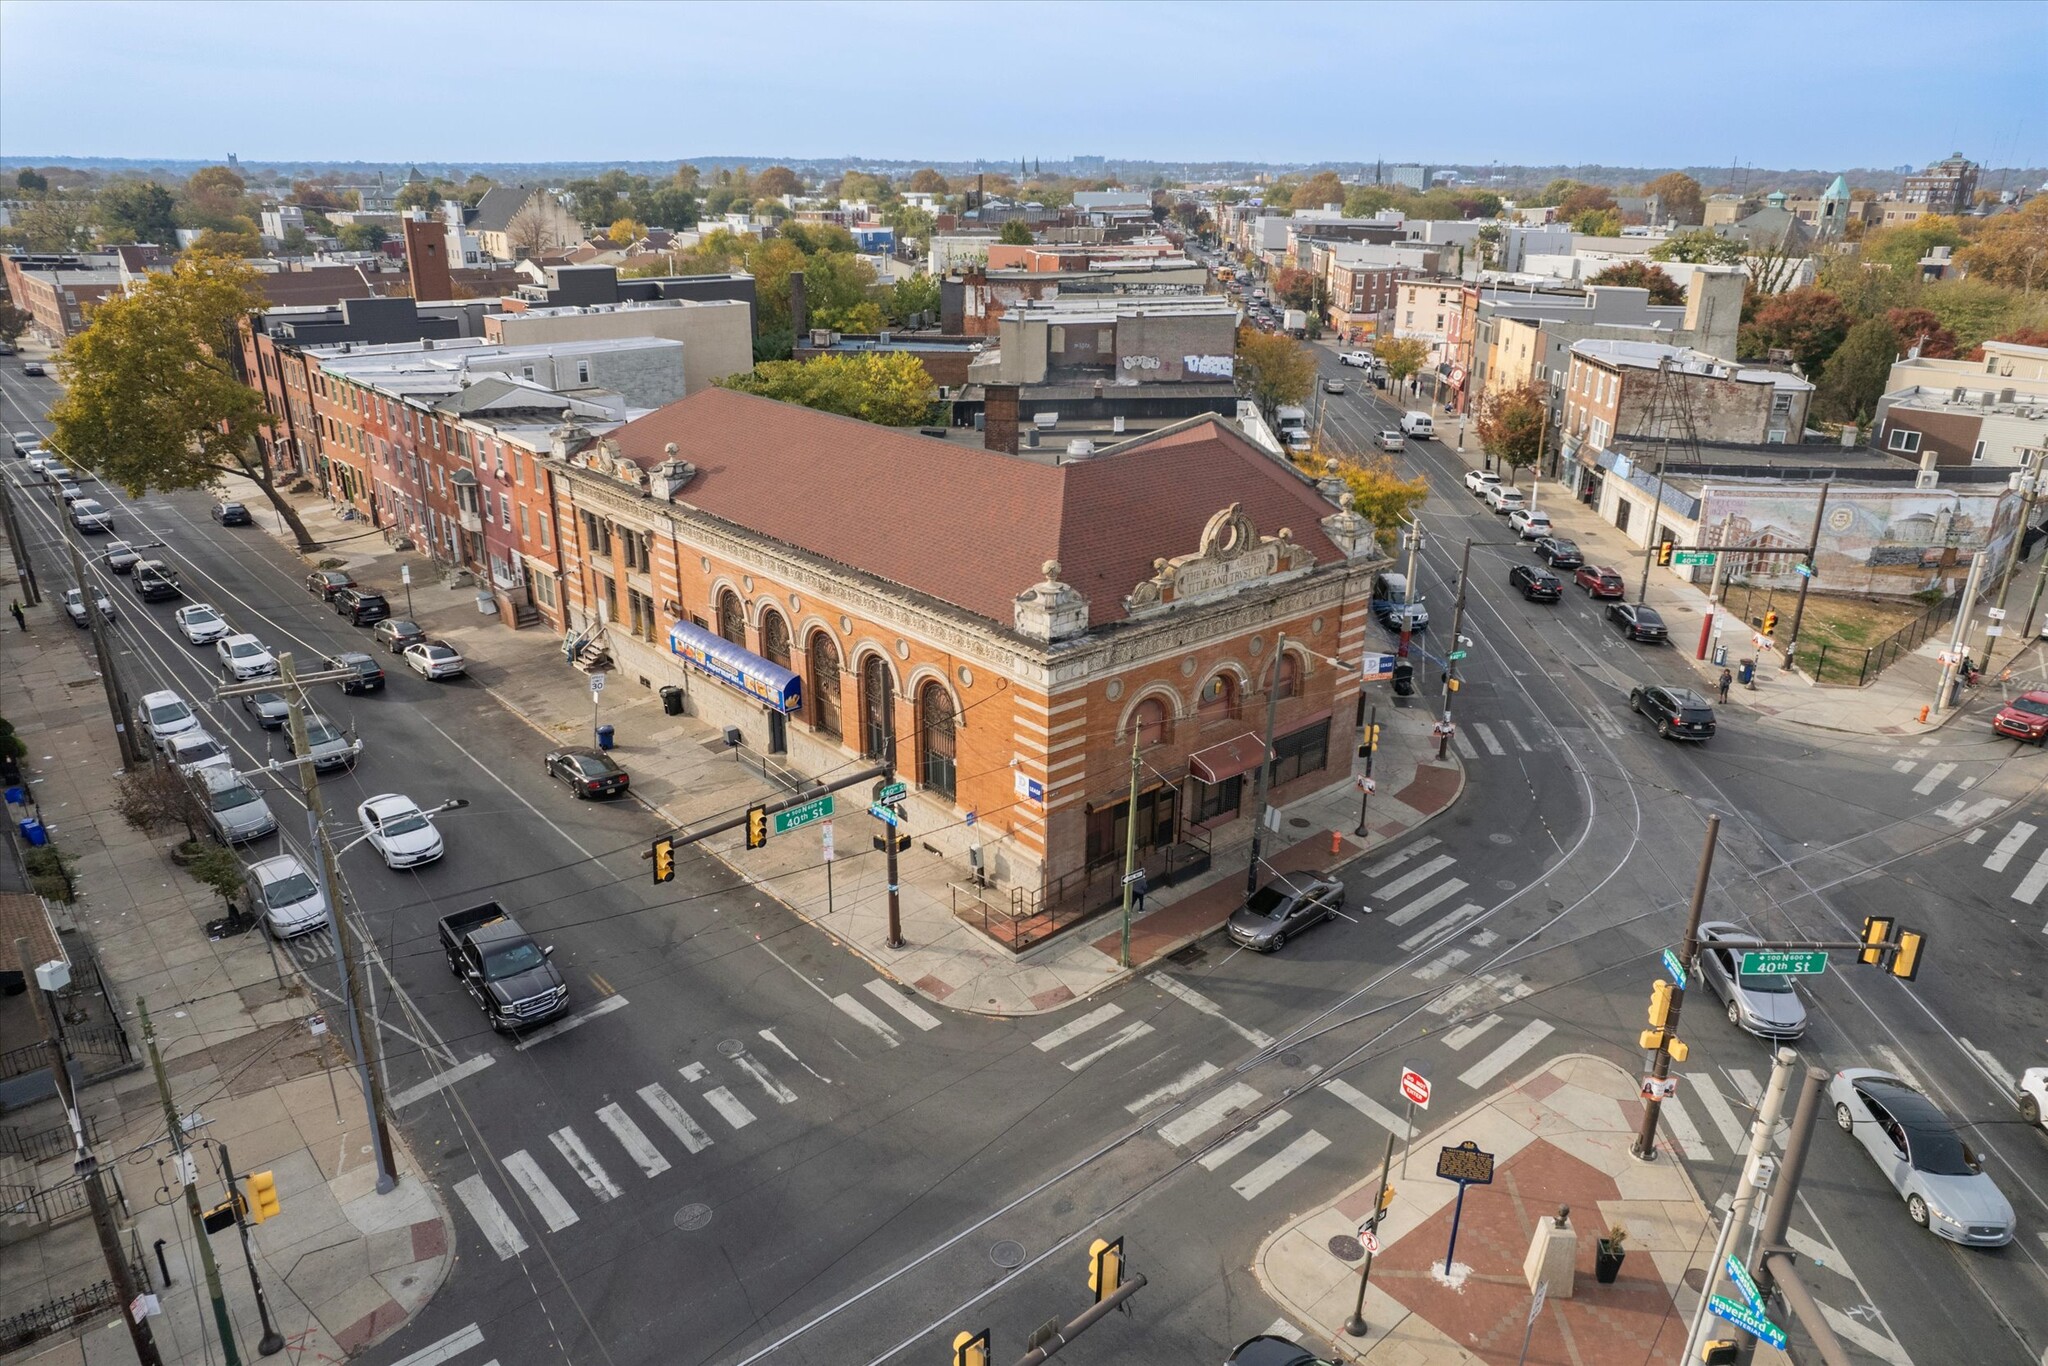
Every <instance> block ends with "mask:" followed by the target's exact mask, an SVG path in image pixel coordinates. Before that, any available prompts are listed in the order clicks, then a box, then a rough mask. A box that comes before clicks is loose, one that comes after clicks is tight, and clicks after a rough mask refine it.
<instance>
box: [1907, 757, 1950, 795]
mask: <svg viewBox="0 0 2048 1366" xmlns="http://www.w3.org/2000/svg"><path fill="white" fill-rule="evenodd" d="M1955 771H1956V766H1955V765H1954V764H1936V765H1935V766H1934V767H1933V768H1930V769H1928V770H1927V776H1926V777H1924V778H1922V779H1921V780H1920V781H1919V782H1917V783H1915V784H1913V790H1914V791H1915V792H1917V793H1919V794H1920V795H1921V796H1923V797H1925V796H1927V795H1928V794H1929V793H1931V792H1933V791H1934V789H1935V788H1937V787H1940V786H1941V780H1942V779H1943V778H1946V777H1947V776H1948V775H1949V774H1951V773H1953V772H1955Z"/></svg>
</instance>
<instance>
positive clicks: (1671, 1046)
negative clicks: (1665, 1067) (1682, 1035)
mask: <svg viewBox="0 0 2048 1366" xmlns="http://www.w3.org/2000/svg"><path fill="white" fill-rule="evenodd" d="M1664 1051H1665V1052H1666V1053H1669V1054H1670V1055H1671V1061H1673V1062H1684V1061H1685V1060H1686V1059H1687V1058H1689V1057H1691V1056H1692V1050H1691V1049H1690V1048H1687V1047H1686V1046H1685V1040H1684V1039H1677V1038H1669V1039H1666V1040H1665V1041H1664Z"/></svg>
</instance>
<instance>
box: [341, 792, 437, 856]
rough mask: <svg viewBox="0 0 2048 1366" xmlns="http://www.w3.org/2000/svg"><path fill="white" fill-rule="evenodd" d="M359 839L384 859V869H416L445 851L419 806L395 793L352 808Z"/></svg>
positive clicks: (386, 794) (432, 826)
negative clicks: (360, 830) (360, 832)
mask: <svg viewBox="0 0 2048 1366" xmlns="http://www.w3.org/2000/svg"><path fill="white" fill-rule="evenodd" d="M356 819H357V820H359V821H361V822H362V826H363V838H364V839H365V840H367V841H369V844H370V847H371V848H372V849H375V850H376V851H377V852H378V853H379V854H382V855H383V856H384V866H385V867H387V868H416V867H418V866H419V865H420V864H422V863H432V862H433V861H434V860H435V859H437V858H439V857H441V855H442V854H443V853H444V852H445V850H444V848H443V846H442V844H441V832H440V831H439V830H436V829H435V828H434V822H433V820H432V819H431V818H429V817H428V815H427V813H426V812H424V811H422V810H420V808H419V803H418V802H415V801H414V800H413V799H412V798H410V797H406V796H401V795H400V794H398V793H396V792H386V793H384V794H382V795H381V796H376V797H372V798H370V800H368V801H366V802H364V803H363V804H362V805H361V806H359V807H357V808H356Z"/></svg>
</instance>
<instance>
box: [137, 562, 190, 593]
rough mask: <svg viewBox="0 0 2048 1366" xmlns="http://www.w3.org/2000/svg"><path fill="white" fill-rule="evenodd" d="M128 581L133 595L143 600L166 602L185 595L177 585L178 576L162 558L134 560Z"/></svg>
mask: <svg viewBox="0 0 2048 1366" xmlns="http://www.w3.org/2000/svg"><path fill="white" fill-rule="evenodd" d="M128 582H129V585H130V586H131V587H133V588H134V589H135V596H136V597H138V598H141V599H142V600H143V601H144V602H168V601H170V600H171V599H172V598H181V597H183V596H185V594H184V590H183V589H181V588H179V586H178V576H177V575H176V574H175V573H173V572H172V571H171V569H170V567H169V566H168V565H166V564H165V563H164V562H163V561H162V560H138V561H136V564H135V571H134V573H132V574H131V575H129V578H128Z"/></svg>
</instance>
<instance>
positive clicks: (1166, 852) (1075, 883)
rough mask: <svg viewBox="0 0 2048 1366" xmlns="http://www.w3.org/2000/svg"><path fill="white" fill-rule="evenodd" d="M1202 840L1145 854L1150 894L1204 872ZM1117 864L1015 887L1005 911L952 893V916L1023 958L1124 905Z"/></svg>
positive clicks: (982, 898)
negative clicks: (1030, 950) (1025, 953)
mask: <svg viewBox="0 0 2048 1366" xmlns="http://www.w3.org/2000/svg"><path fill="white" fill-rule="evenodd" d="M1209 863H1210V856H1209V844H1208V840H1207V838H1206V836H1200V835H1198V834H1195V833H1193V832H1191V833H1190V835H1189V838H1188V841H1186V842H1183V843H1180V844H1174V845H1167V846H1155V847H1154V848H1151V849H1148V850H1145V851H1144V852H1143V854H1142V856H1141V857H1140V859H1139V866H1140V867H1142V868H1143V869H1144V870H1145V879H1146V882H1147V884H1148V885H1149V886H1151V887H1153V888H1159V887H1166V886H1170V885H1172V884H1173V883H1176V882H1180V881H1183V880H1185V879H1187V878H1191V877H1195V876H1198V875H1199V874H1201V873H1204V872H1206V871H1208V868H1209ZM1123 872H1124V865H1123V861H1122V860H1121V859H1117V860H1113V861H1111V862H1108V863H1103V864H1098V865H1096V866H1095V867H1093V868H1083V869H1080V870H1077V871H1075V872H1072V873H1068V874H1066V875H1065V876H1062V877H1058V878H1055V879H1053V880H1052V881H1050V882H1048V883H1046V884H1045V885H1044V886H1042V887H1013V888H1011V889H1010V895H1009V904H1008V905H1007V906H1004V905H1001V904H999V903H996V902H991V901H989V900H988V898H987V895H986V894H985V893H984V891H983V890H982V889H980V888H974V887H962V886H960V885H959V884H957V883H956V884H955V885H954V887H953V915H954V918H955V919H957V920H959V921H960V922H961V923H963V924H967V925H972V926H974V927H975V928H976V929H979V930H980V931H981V932H982V933H984V934H986V935H987V936H988V937H989V938H991V939H993V940H995V941H996V942H997V943H998V944H1001V945H1002V946H1003V947H1005V948H1007V949H1009V950H1010V951H1011V952H1012V953H1022V952H1023V951H1024V950H1026V949H1028V948H1030V947H1031V946H1032V945H1034V944H1042V943H1044V942H1045V941H1046V940H1048V939H1050V938H1052V937H1053V936H1054V935H1056V934H1058V933H1060V931H1062V930H1066V929H1070V928H1072V927H1073V926H1075V925H1078V924H1080V923H1081V922H1082V921H1084V920H1090V919H1093V918H1094V917H1095V916H1098V915H1100V914H1102V913H1103V912H1104V911H1107V910H1109V909H1111V908H1112V907H1114V906H1119V905H1121V904H1122V903H1123Z"/></svg>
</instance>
